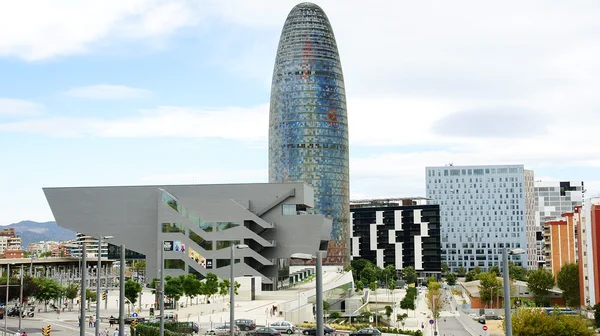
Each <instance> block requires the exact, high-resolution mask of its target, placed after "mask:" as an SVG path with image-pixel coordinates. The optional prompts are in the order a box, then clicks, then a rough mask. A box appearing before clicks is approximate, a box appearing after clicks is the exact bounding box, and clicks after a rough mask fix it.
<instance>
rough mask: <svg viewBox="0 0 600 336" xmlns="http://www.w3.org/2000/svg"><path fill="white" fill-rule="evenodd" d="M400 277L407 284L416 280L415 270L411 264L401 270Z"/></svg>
mask: <svg viewBox="0 0 600 336" xmlns="http://www.w3.org/2000/svg"><path fill="white" fill-rule="evenodd" d="M402 279H404V281H406V283H408V284H414V283H415V282H417V271H415V268H414V267H412V266H408V267H406V268H404V269H403V270H402Z"/></svg>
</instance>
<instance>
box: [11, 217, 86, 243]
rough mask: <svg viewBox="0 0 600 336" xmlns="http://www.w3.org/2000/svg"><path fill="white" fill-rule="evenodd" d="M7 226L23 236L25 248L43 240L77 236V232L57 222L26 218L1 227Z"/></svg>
mask: <svg viewBox="0 0 600 336" xmlns="http://www.w3.org/2000/svg"><path fill="white" fill-rule="evenodd" d="M5 228H14V229H15V233H16V234H17V235H18V236H21V240H22V241H23V242H22V244H21V245H22V246H23V248H27V245H29V244H30V243H35V242H39V241H42V240H44V241H46V240H54V241H63V240H70V239H74V238H75V232H73V231H71V230H67V229H64V228H62V227H60V226H58V225H57V224H56V222H44V223H39V222H33V221H27V220H26V221H21V222H18V223H14V224H10V225H6V226H2V227H0V229H5Z"/></svg>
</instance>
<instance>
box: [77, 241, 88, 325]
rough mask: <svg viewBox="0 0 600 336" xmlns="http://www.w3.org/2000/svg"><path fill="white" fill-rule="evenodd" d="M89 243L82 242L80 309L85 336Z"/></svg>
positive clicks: (80, 319)
mask: <svg viewBox="0 0 600 336" xmlns="http://www.w3.org/2000/svg"><path fill="white" fill-rule="evenodd" d="M86 273H87V245H86V243H85V240H84V241H83V242H82V243H81V301H80V304H79V306H80V309H79V336H85V301H86V300H85V291H86V284H85V283H86V281H87V279H86V277H87V274H86Z"/></svg>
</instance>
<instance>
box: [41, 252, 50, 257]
mask: <svg viewBox="0 0 600 336" xmlns="http://www.w3.org/2000/svg"><path fill="white" fill-rule="evenodd" d="M48 257H52V252H50V251H46V252H42V253H40V258H48Z"/></svg>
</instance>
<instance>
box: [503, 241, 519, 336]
mask: <svg viewBox="0 0 600 336" xmlns="http://www.w3.org/2000/svg"><path fill="white" fill-rule="evenodd" d="M524 253H525V250H523V249H521V248H516V249H509V248H507V247H506V248H504V250H503V251H502V263H503V264H504V265H503V268H504V271H503V272H504V274H503V278H504V281H503V284H502V285H503V286H504V315H505V316H504V321H505V325H506V336H512V313H511V305H510V281H509V274H508V255H509V254H510V255H518V254H524Z"/></svg>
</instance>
